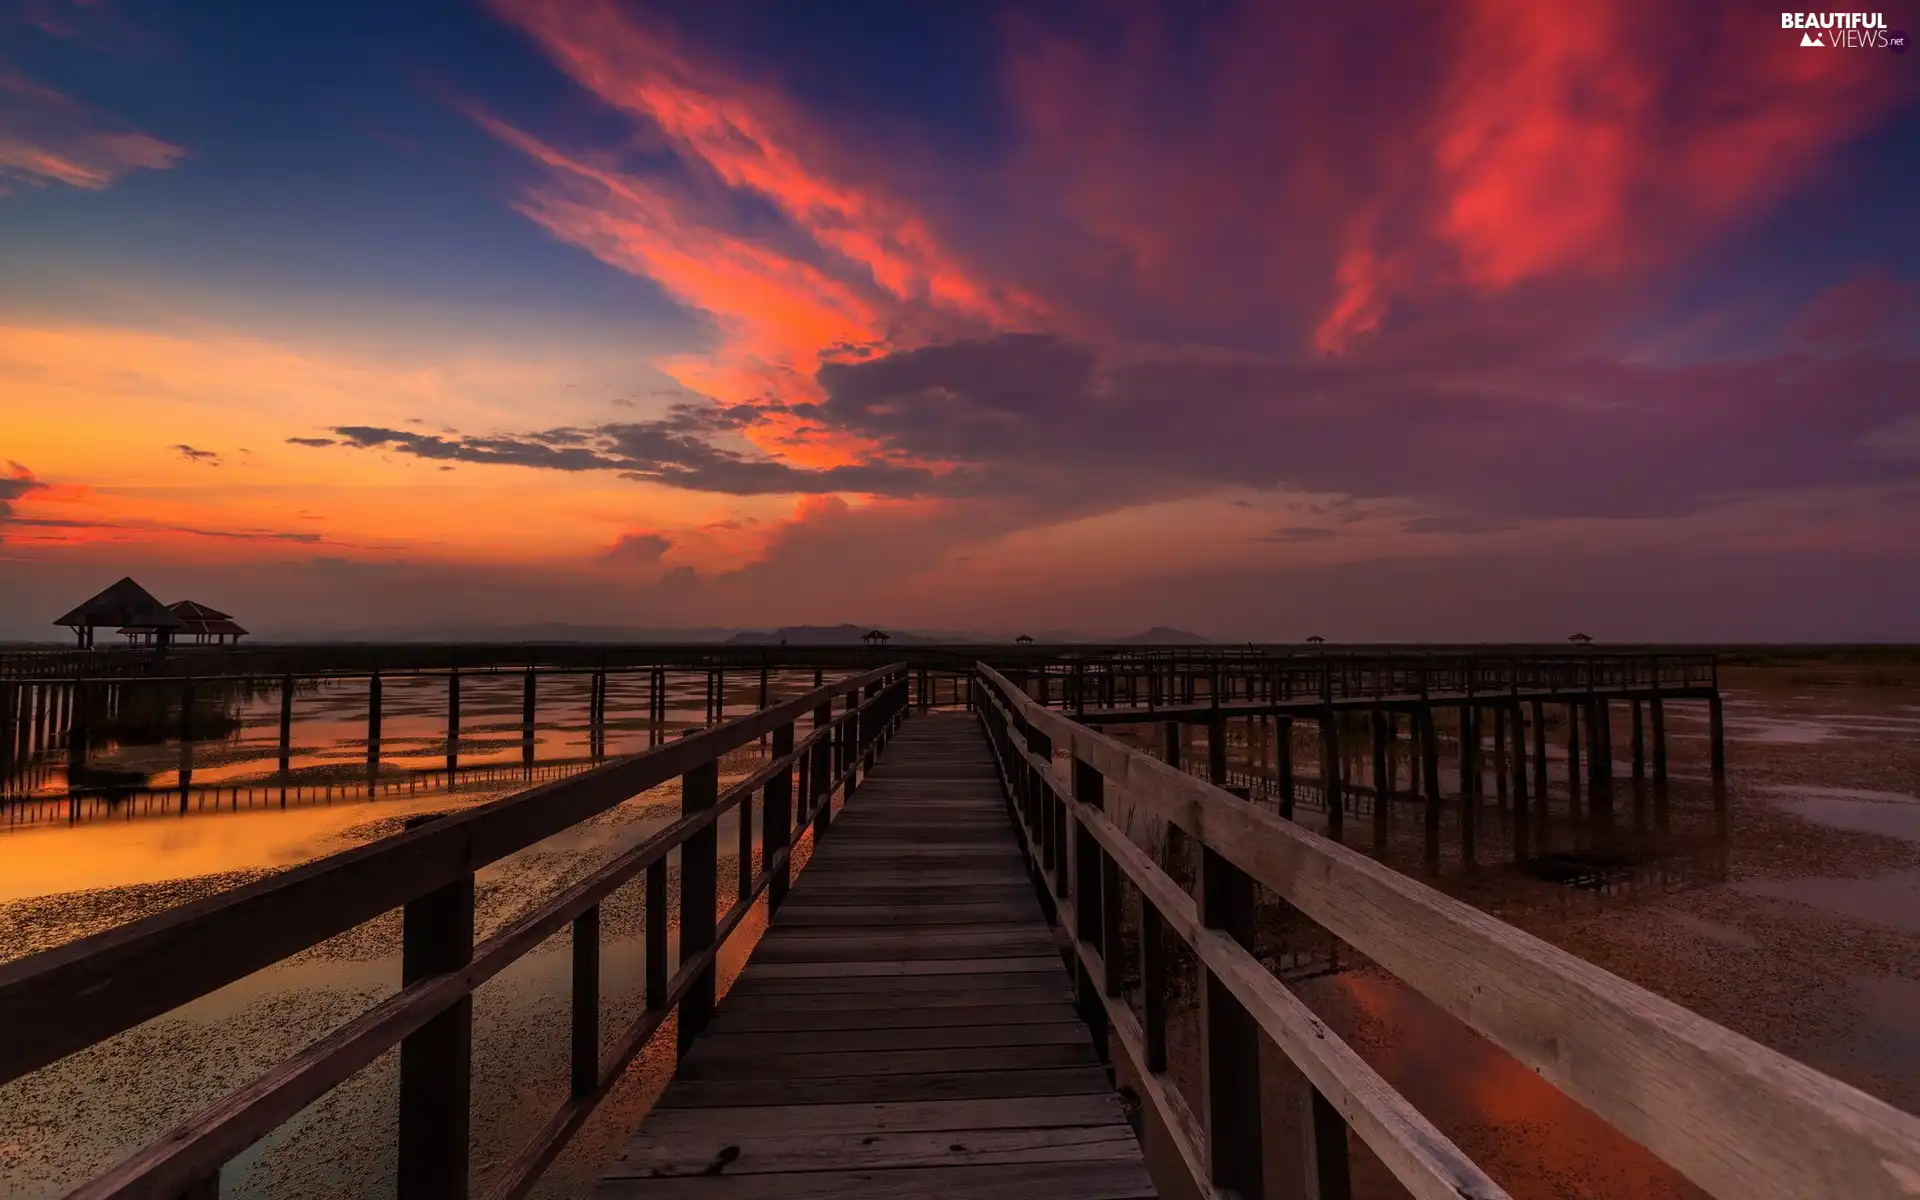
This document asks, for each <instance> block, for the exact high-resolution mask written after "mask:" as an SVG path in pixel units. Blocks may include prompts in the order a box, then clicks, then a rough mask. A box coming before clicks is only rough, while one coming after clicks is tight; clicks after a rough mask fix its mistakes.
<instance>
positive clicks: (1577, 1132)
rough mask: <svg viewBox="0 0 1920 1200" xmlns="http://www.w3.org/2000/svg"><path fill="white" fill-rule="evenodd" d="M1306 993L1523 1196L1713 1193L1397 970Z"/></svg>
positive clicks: (1358, 975)
mask: <svg viewBox="0 0 1920 1200" xmlns="http://www.w3.org/2000/svg"><path fill="white" fill-rule="evenodd" d="M1299 991H1300V992H1301V994H1302V997H1303V998H1304V999H1306V1000H1307V1002H1308V1003H1309V1004H1310V1005H1312V1007H1313V1009H1314V1011H1315V1012H1316V1013H1318V1014H1319V1015H1320V1016H1321V1017H1322V1018H1323V1019H1325V1020H1326V1022H1327V1024H1328V1025H1329V1026H1331V1027H1332V1028H1333V1029H1334V1030H1335V1032H1337V1033H1338V1034H1339V1035H1340V1036H1341V1037H1342V1038H1344V1039H1346V1040H1347V1041H1348V1043H1349V1044H1350V1045H1352V1046H1353V1047H1354V1049H1355V1050H1356V1051H1358V1052H1359V1054H1360V1055H1361V1057H1363V1058H1365V1059H1366V1060H1367V1062H1368V1063H1369V1064H1370V1065H1371V1066H1372V1067H1373V1068H1374V1069H1375V1070H1377V1071H1379V1072H1380V1074H1381V1076H1382V1077H1383V1078H1385V1079H1386V1081H1387V1082H1388V1083H1389V1084H1391V1085H1392V1086H1393V1087H1394V1088H1395V1089H1396V1090H1398V1091H1399V1092H1400V1093H1401V1094H1403V1095H1405V1096H1406V1097H1407V1099H1408V1100H1410V1101H1411V1102H1412V1103H1413V1105H1414V1106H1415V1107H1416V1108H1418V1109H1419V1110H1420V1111H1421V1112H1422V1113H1423V1114H1425V1116H1426V1117H1427V1119H1428V1120H1430V1121H1432V1122H1433V1123H1434V1124H1435V1125H1437V1126H1439V1128H1440V1131H1441V1132H1442V1133H1445V1134H1446V1135H1447V1136H1448V1137H1449V1138H1451V1139H1453V1141H1454V1142H1455V1143H1456V1144H1457V1145H1459V1146H1460V1148H1461V1149H1462V1150H1464V1151H1466V1153H1467V1154H1468V1155H1469V1156H1471V1157H1472V1158H1473V1159H1474V1161H1476V1162H1478V1163H1479V1164H1480V1165H1481V1167H1482V1168H1484V1169H1485V1170H1486V1171H1487V1173H1488V1174H1490V1175H1492V1176H1493V1177H1494V1178H1495V1179H1496V1180H1498V1181H1499V1182H1500V1183H1501V1184H1502V1185H1503V1186H1504V1187H1506V1189H1507V1190H1508V1191H1509V1192H1511V1193H1512V1194H1513V1196H1514V1197H1515V1200H1528V1198H1532V1197H1538V1198H1539V1200H1549V1198H1552V1200H1562V1198H1569V1197H1579V1198H1586V1197H1591V1198H1592V1200H1614V1198H1631V1200H1668V1198H1673V1200H1681V1198H1685V1200H1693V1198H1695V1197H1704V1196H1705V1195H1706V1193H1705V1192H1703V1191H1701V1190H1700V1189H1699V1188H1697V1187H1694V1186H1693V1185H1692V1184H1691V1183H1689V1182H1687V1180H1686V1179H1684V1178H1682V1177H1681V1175H1680V1174H1679V1173H1678V1172H1677V1171H1675V1170H1674V1169H1673V1168H1671V1167H1669V1166H1667V1165H1666V1164H1665V1163H1663V1162H1661V1161H1660V1160H1659V1159H1656V1158H1655V1157H1653V1155H1651V1154H1649V1153H1648V1152H1647V1151H1646V1150H1643V1149H1642V1148H1641V1147H1640V1146H1639V1145H1638V1144H1636V1143H1635V1142H1633V1141H1632V1140H1631V1139H1629V1138H1627V1137H1626V1136H1625V1135H1623V1134H1621V1133H1618V1132H1616V1131H1615V1130H1614V1129H1613V1127H1612V1126H1610V1125H1608V1124H1607V1123H1606V1122H1605V1121H1602V1120H1601V1119H1600V1118H1599V1117H1597V1116H1595V1115H1594V1114H1593V1113H1591V1112H1589V1111H1587V1110H1586V1109H1585V1108H1582V1107H1581V1106H1580V1105H1579V1104H1577V1103H1575V1102H1574V1101H1572V1100H1570V1099H1568V1098H1567V1097H1566V1096H1565V1095H1564V1094H1563V1093H1561V1091H1560V1090H1559V1089H1558V1088H1556V1087H1554V1086H1553V1085H1552V1084H1551V1083H1548V1082H1547V1081H1546V1080H1544V1079H1542V1078H1540V1077H1539V1076H1538V1075H1535V1074H1534V1073H1533V1072H1532V1071H1531V1070H1529V1069H1528V1068H1527V1067H1526V1066H1524V1065H1523V1064H1521V1063H1520V1062H1519V1061H1517V1060H1515V1059H1514V1058H1512V1057H1510V1056H1509V1055H1507V1054H1506V1053H1505V1052H1504V1051H1502V1050H1501V1049H1499V1048H1498V1047H1497V1046H1495V1045H1494V1044H1493V1043H1492V1042H1489V1041H1488V1040H1487V1039H1485V1038H1483V1037H1481V1036H1480V1035H1479V1034H1477V1033H1475V1032H1473V1031H1472V1030H1471V1029H1468V1028H1467V1027H1466V1026H1465V1025H1463V1024H1462V1023H1460V1022H1459V1021H1456V1020H1454V1019H1453V1018H1452V1017H1450V1016H1448V1015H1447V1013H1446V1012H1445V1011H1443V1010H1442V1009H1440V1008H1439V1007H1438V1006H1437V1005H1435V1004H1433V1003H1432V1002H1430V1001H1428V1000H1427V999H1425V998H1424V997H1422V996H1421V995H1419V994H1418V993H1416V992H1414V991H1413V990H1411V989H1409V988H1407V987H1405V986H1403V985H1402V984H1400V983H1399V981H1397V980H1395V979H1393V978H1392V977H1391V976H1387V975H1385V974H1383V973H1381V972H1379V971H1377V970H1376V969H1374V968H1371V967H1367V968H1361V969H1359V970H1354V971H1347V972H1342V973H1340V974H1337V975H1332V976H1325V977H1322V978H1320V979H1315V980H1310V981H1308V982H1306V983H1305V984H1303V985H1301V986H1300V988H1299ZM1386 1194H1389V1195H1390V1194H1393V1193H1391V1192H1388V1193H1386Z"/></svg>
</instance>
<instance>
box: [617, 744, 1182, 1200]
mask: <svg viewBox="0 0 1920 1200" xmlns="http://www.w3.org/2000/svg"><path fill="white" fill-rule="evenodd" d="M1072 1000H1073V994H1072V991H1071V989H1070V984H1069V979H1068V976H1067V972H1066V969H1065V967H1064V966H1063V965H1062V962H1061V959H1060V955H1059V952H1058V946H1057V944H1056V942H1055V941H1054V938H1053V936H1052V932H1051V930H1050V929H1049V927H1048V925H1047V920H1046V917H1045V915H1044V914H1043V913H1042V911H1041V909H1040V905H1039V902H1038V900H1037V899H1036V898H1035V895H1034V890H1033V886H1032V883H1031V881H1030V879H1029V877H1028V873H1027V867H1026V861H1025V858H1024V856H1023V855H1022V854H1021V851H1020V846H1019V842H1018V841H1017V840H1016V838H1015V834H1014V830H1013V827H1012V825H1011V824H1010V823H1009V822H1008V820H1007V809H1006V803H1005V800H1004V798H1003V796H1002V794H1001V791H1000V783H999V779H998V776H997V775H996V773H995V769H994V762H993V758H992V755H991V754H990V753H989V752H988V749H987V740H986V737H985V736H984V734H983V733H982V731H981V727H980V723H979V721H978V720H976V719H974V718H972V717H969V716H965V715H952V716H948V715H942V716H934V717H930V718H927V719H925V720H921V721H915V722H911V723H909V724H908V725H907V727H906V728H905V730H904V731H903V732H902V733H901V734H900V736H899V738H898V739H897V740H896V741H895V742H894V744H893V745H892V746H890V747H889V748H888V751H887V757H886V760H885V761H884V762H882V763H881V765H880V766H879V767H877V768H876V769H875V770H874V772H873V774H872V775H871V776H870V777H869V778H868V780H867V781H866V782H865V783H863V784H862V785H861V787H860V793H859V799H858V803H856V804H854V805H852V806H850V807H849V808H848V809H847V810H846V811H845V813H843V814H842V815H841V816H840V818H839V819H838V820H837V821H836V822H835V823H834V825H833V830H832V833H831V834H830V835H829V836H828V837H827V838H826V839H825V840H824V841H823V842H822V843H821V844H820V846H819V847H818V848H817V849H816V851H815V853H814V856H813V859H812V860H811V861H810V862H809V863H808V865H807V870H806V872H805V874H804V875H802V876H801V878H800V881H799V882H798V883H797V884H796V885H795V886H794V888H793V890H792V892H790V893H789V894H788V896H787V899H786V902H785V903H784V904H783V905H782V906H781V909H780V911H779V913H778V914H777V915H776V916H775V917H774V919H773V922H772V925H771V927H770V928H769V930H768V932H767V934H766V936H765V937H764V938H762V939H761V941H760V944H759V946H758V947H756V949H755V950H754V954H753V959H752V961H751V962H750V963H749V964H748V966H747V968H746V969H745V971H743V972H742V973H741V975H740V977H739V979H737V980H736V981H735V982H734V985H733V987H732V989H731V990H730V991H729V992H728V993H727V997H726V999H725V1000H723V1001H722V1002H721V1003H720V1007H719V1010H718V1011H717V1012H716V1013H715V1015H714V1018H713V1023H712V1024H710V1025H709V1026H707V1028H706V1030H705V1031H704V1032H703V1033H702V1034H701V1036H700V1040H699V1041H698V1042H697V1043H695V1045H694V1047H693V1049H692V1050H691V1052H689V1053H688V1055H687V1057H686V1058H685V1059H684V1060H683V1061H682V1062H681V1064H680V1070H679V1071H678V1073H677V1074H676V1075H675V1076H674V1081H673V1083H672V1085H671V1086H669V1087H668V1088H667V1091H666V1094H665V1095H664V1096H663V1097H662V1098H661V1100H660V1103H659V1106H658V1107H657V1108H656V1109H655V1110H654V1112H653V1113H652V1115H650V1116H649V1117H648V1118H647V1120H646V1122H645V1123H644V1124H642V1125H641V1127H640V1130H639V1132H638V1133H637V1134H636V1135H635V1136H634V1138H633V1140H632V1141H631V1142H630V1143H629V1144H628V1145H627V1148H626V1150H625V1152H624V1153H623V1154H621V1156H620V1159H619V1161H618V1162H617V1163H615V1164H614V1166H613V1168H612V1169H611V1170H610V1171H609V1172H608V1173H607V1176H606V1178H605V1180H604V1182H603V1183H602V1185H601V1189H600V1194H601V1195H603V1196H609V1197H623V1198H624V1197H631V1198H633V1200H681V1198H686V1200H704V1198H708V1197H711V1198H713V1200H722V1198H732V1197H743V1198H744V1197H757V1196H780V1197H784V1198H787V1200H807V1198H812V1197H847V1198H848V1200H859V1198H860V1197H868V1196H875V1197H878V1196H888V1197H898V1196H942V1197H952V1198H955V1200H970V1198H974V1197H978V1198H979V1200H998V1198H999V1197H1003V1196H1023V1195H1041V1194H1045V1195H1047V1196H1051V1197H1055V1198H1056V1200H1094V1198H1096V1197H1111V1198H1113V1200H1121V1198H1125V1197H1147V1196H1152V1195H1154V1194H1155V1193H1154V1190H1153V1185H1152V1183H1151V1182H1150V1181H1149V1179H1148V1177H1147V1171H1146V1166H1145V1164H1144V1163H1143V1161H1142V1160H1141V1156H1140V1148H1139V1145H1138V1144H1137V1143H1136V1142H1135V1140H1134V1134H1133V1130H1132V1129H1130V1128H1129V1127H1128V1125H1127V1123H1126V1120H1125V1118H1124V1116H1123V1114H1122V1112H1121V1108H1120V1103H1119V1101H1118V1100H1117V1099H1115V1097H1114V1089H1113V1083H1112V1081H1111V1080H1110V1079H1109V1078H1108V1075H1107V1073H1106V1072H1105V1071H1104V1070H1102V1069H1101V1062H1100V1058H1099V1056H1098V1054H1097V1053H1096V1051H1095V1048H1094V1043H1093V1038H1092V1035H1091V1033H1090V1032H1089V1030H1088V1028H1087V1026H1086V1025H1085V1024H1084V1023H1082V1022H1081V1021H1080V1019H1079V1017H1078V1015H1077V1013H1076V1012H1075V1009H1074V1007H1073V1003H1072Z"/></svg>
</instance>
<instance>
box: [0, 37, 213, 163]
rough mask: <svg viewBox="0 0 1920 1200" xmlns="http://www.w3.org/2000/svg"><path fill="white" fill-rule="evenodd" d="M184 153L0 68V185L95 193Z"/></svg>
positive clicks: (175, 160)
mask: <svg viewBox="0 0 1920 1200" xmlns="http://www.w3.org/2000/svg"><path fill="white" fill-rule="evenodd" d="M185 153H186V152H185V151H184V150H182V149H181V148H180V147H179V146H175V145H173V144H171V143H169V142H164V141H161V140H160V139H159V138H156V137H153V136H152V135H150V134H146V133H141V132H139V131H138V130H132V129H125V128H120V127H116V125H115V123H114V122H112V121H111V120H109V119H108V118H106V117H103V116H102V115H101V114H99V113H96V112H94V111H93V110H92V109H89V108H87V107H86V106H85V105H83V104H81V103H79V102H78V101H76V100H73V99H71V98H70V97H68V96H65V95H62V94H61V93H59V92H56V91H54V90H53V89H51V88H48V87H43V86H41V85H40V84H37V83H35V82H33V81H32V80H31V79H28V78H27V77H26V76H24V75H21V74H19V73H18V72H14V71H9V70H6V69H5V68H0V179H11V180H14V181H16V182H19V183H24V184H29V185H35V186H44V185H47V184H54V183H58V184H64V185H66V186H67V187H75V188H83V189H86V190H88V191H98V190H99V189H101V188H104V187H107V186H109V185H111V184H112V183H113V182H114V181H115V180H116V179H119V178H120V177H121V176H123V175H125V174H127V173H129V172H131V171H139V170H147V171H163V170H166V169H167V168H168V167H171V166H172V165H173V164H174V163H175V162H177V161H179V159H180V158H181V156H182V155H183V154H185Z"/></svg>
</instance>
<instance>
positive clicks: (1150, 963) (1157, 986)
mask: <svg viewBox="0 0 1920 1200" xmlns="http://www.w3.org/2000/svg"><path fill="white" fill-rule="evenodd" d="M1171 986H1172V980H1170V979H1169V978H1168V977H1167V934H1166V920H1165V918H1163V917H1162V916H1161V915H1160V910H1159V909H1157V908H1155V907H1154V906H1153V901H1152V900H1149V899H1147V898H1146V897H1145V896H1142V897H1140V1008H1141V1014H1140V1033H1141V1040H1142V1041H1143V1042H1144V1043H1145V1047H1144V1051H1145V1057H1146V1060H1147V1061H1146V1064H1145V1066H1146V1069H1147V1070H1148V1071H1150V1072H1160V1071H1165V1070H1166V1069H1167V992H1168V989H1169V988H1170V987H1171Z"/></svg>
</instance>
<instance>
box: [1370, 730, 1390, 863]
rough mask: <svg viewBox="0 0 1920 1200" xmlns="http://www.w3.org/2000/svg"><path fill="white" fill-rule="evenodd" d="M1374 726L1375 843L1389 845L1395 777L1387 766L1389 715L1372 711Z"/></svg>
mask: <svg viewBox="0 0 1920 1200" xmlns="http://www.w3.org/2000/svg"><path fill="white" fill-rule="evenodd" d="M1370 716H1371V717H1372V725H1373V842H1374V845H1376V846H1385V845H1386V844H1387V821H1388V813H1389V812H1390V811H1391V809H1392V804H1393V801H1392V795H1393V777H1392V775H1391V774H1389V770H1390V768H1389V767H1388V766H1387V722H1388V720H1389V719H1390V717H1389V714H1387V713H1386V712H1385V711H1383V710H1381V709H1378V708H1376V709H1374V710H1372V712H1371V714H1370Z"/></svg>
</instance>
